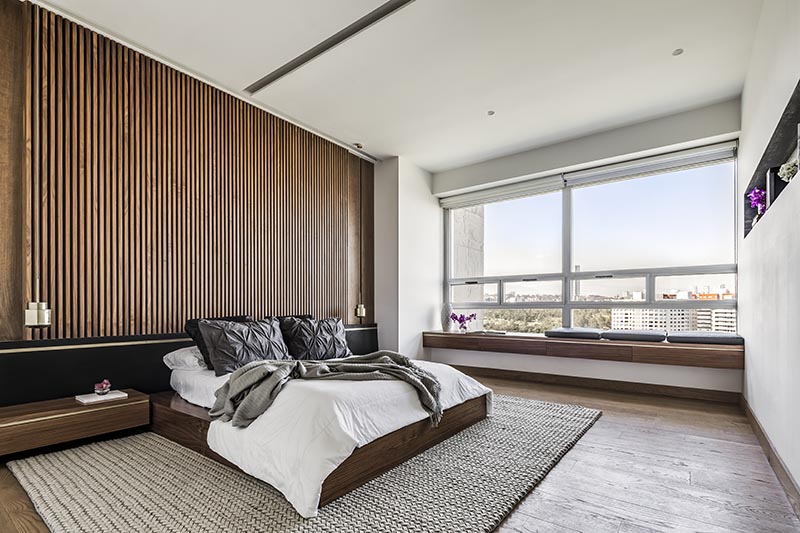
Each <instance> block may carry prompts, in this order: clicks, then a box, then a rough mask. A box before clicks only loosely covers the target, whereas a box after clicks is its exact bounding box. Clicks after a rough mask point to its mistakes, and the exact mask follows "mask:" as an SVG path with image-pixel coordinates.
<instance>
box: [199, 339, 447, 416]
mask: <svg viewBox="0 0 800 533" xmlns="http://www.w3.org/2000/svg"><path fill="white" fill-rule="evenodd" d="M291 379H344V380H351V381H364V380H389V379H399V380H400V381H405V382H406V383H408V384H409V385H411V386H412V387H414V388H415V389H417V395H418V396H419V401H420V403H421V404H422V406H423V407H424V408H425V410H426V411H428V413H430V419H431V422H433V425H434V426H437V425H439V421H440V420H441V419H442V406H441V403H440V402H439V392H440V391H441V385H440V384H439V381H438V380H437V379H436V377H435V376H434V375H433V374H431V373H430V372H428V371H427V370H423V369H422V368H420V367H418V366H416V365H415V364H414V363H413V362H411V360H410V359H409V358H408V357H406V356H404V355H400V354H399V353H396V352H390V351H387V350H380V351H377V352H374V353H371V354H367V355H354V356H351V357H347V358H343V359H328V360H324V361H295V360H292V359H285V360H279V361H273V360H269V361H254V362H252V363H248V364H247V365H245V366H243V367H241V368H239V369H237V370H236V371H234V372H233V373H232V374H231V377H230V378H229V379H228V382H227V383H225V385H223V386H222V387H220V388H219V389H218V390H217V392H216V393H215V394H216V398H217V399H216V401H215V402H214V407H212V408H211V410H210V411H209V414H210V415H211V417H213V418H220V419H222V420H223V421H225V422H228V421H232V424H233V425H234V426H236V427H247V426H249V425H250V424H251V423H252V422H253V421H254V420H255V419H256V418H258V417H259V416H260V415H261V414H262V413H263V412H264V411H266V410H267V408H268V407H269V406H270V405H272V402H273V401H274V400H275V398H276V397H277V396H278V394H279V393H280V392H281V389H283V387H284V385H286V383H288V382H289V380H291Z"/></svg>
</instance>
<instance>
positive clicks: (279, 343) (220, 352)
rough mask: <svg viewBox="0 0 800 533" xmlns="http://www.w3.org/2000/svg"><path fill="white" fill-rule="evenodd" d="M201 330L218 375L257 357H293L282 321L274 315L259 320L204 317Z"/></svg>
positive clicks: (229, 371)
mask: <svg viewBox="0 0 800 533" xmlns="http://www.w3.org/2000/svg"><path fill="white" fill-rule="evenodd" d="M200 332H201V333H202V334H203V339H204V340H205V342H206V345H207V346H208V354H209V356H210V358H211V364H212V365H214V373H215V374H216V375H218V376H223V375H225V374H229V373H231V372H233V371H234V370H236V369H237V368H240V367H243V366H244V365H246V364H247V363H252V362H253V361H261V360H264V359H288V358H289V351H288V350H287V348H286V344H285V343H284V342H283V336H282V335H281V328H280V323H279V322H278V320H277V319H274V318H270V319H266V320H259V321H257V322H228V321H223V320H201V321H200Z"/></svg>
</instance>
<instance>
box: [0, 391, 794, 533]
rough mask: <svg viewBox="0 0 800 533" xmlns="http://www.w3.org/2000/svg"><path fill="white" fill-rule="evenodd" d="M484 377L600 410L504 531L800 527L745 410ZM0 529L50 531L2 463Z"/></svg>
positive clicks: (527, 393) (533, 395)
mask: <svg viewBox="0 0 800 533" xmlns="http://www.w3.org/2000/svg"><path fill="white" fill-rule="evenodd" d="M481 381H483V382H484V383H486V384H487V385H488V386H490V387H492V388H493V389H494V390H495V392H496V393H498V394H510V395H514V396H522V397H525V398H534V399H540V400H547V401H553V402H562V403H575V404H580V405H584V406H587V407H594V408H597V409H601V410H602V411H603V416H602V418H601V419H600V420H599V421H598V422H597V423H596V424H595V426H594V427H593V428H592V429H591V430H589V432H588V433H587V434H586V435H585V436H584V437H583V438H582V439H581V441H580V442H579V443H578V444H577V445H576V446H575V448H573V449H572V451H570V452H569V453H568V454H567V455H566V456H565V457H564V458H563V459H562V460H561V462H560V463H559V464H558V465H557V466H556V467H555V468H554V469H553V471H552V472H550V474H549V475H548V476H547V478H546V479H545V480H544V481H543V482H542V483H541V484H540V485H539V486H538V487H537V488H536V489H535V490H534V491H533V492H532V493H531V494H530V495H528V497H527V498H525V500H524V501H523V502H522V503H521V504H520V505H519V507H518V508H517V509H516V510H515V511H514V512H513V513H512V514H511V515H510V516H509V517H508V518H507V519H506V521H505V522H504V523H503V524H502V525H501V527H500V531H502V532H535V531H541V532H555V533H558V532H564V531H581V532H591V533H602V532H606V531H611V532H615V533H617V532H647V531H705V532H714V531H741V532H748V533H752V532H762V531H763V532H767V531H800V522H799V521H798V519H797V517H796V516H795V515H794V514H793V512H792V509H791V507H790V505H789V502H788V500H787V498H786V495H785V494H784V492H783V490H782V489H781V486H780V485H779V484H778V481H777V479H776V478H775V474H774V473H773V472H772V469H771V468H770V466H769V464H768V463H767V460H766V457H765V456H764V453H763V452H762V450H761V448H760V446H759V445H758V442H757V441H756V438H755V435H754V434H753V431H752V429H751V428H750V426H749V425H748V423H747V420H746V419H745V417H744V415H743V414H742V412H741V411H740V409H739V407H738V406H735V405H725V404H715V403H708V402H700V401H694V400H677V399H670V398H662V397H655V396H643V395H636V394H627V393H611V392H603V391H596V390H589V389H579V388H573V387H563V386H556V385H538V384H533V383H520V382H513V381H505V380H496V379H481ZM0 531H2V532H3V533H6V532H8V533H12V532H32V531H36V532H38V531H47V530H46V528H45V527H44V524H43V523H42V522H41V520H40V519H39V517H38V515H37V514H36V512H35V511H34V509H33V507H32V505H31V503H30V500H28V498H27V496H26V495H25V493H24V491H23V490H22V489H21V487H20V486H19V484H18V483H17V482H16V480H15V479H14V477H13V476H12V475H11V473H10V472H9V471H8V469H7V468H5V467H4V466H3V467H0Z"/></svg>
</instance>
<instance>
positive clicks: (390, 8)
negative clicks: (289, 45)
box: [245, 0, 414, 94]
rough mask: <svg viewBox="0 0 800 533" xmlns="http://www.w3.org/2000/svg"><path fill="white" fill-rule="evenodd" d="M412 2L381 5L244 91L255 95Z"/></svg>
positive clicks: (391, 0) (401, 0)
mask: <svg viewBox="0 0 800 533" xmlns="http://www.w3.org/2000/svg"><path fill="white" fill-rule="evenodd" d="M412 2H414V0H389V1H388V2H386V3H385V4H382V5H381V6H380V7H377V8H376V9H374V10H372V11H370V12H369V13H367V14H366V15H364V16H363V17H361V18H360V19H358V20H357V21H355V22H353V23H352V24H350V25H349V26H347V27H345V28H344V29H341V30H339V31H338V32H336V33H334V34H333V35H331V36H330V37H328V38H327V39H325V40H324V41H322V42H321V43H319V44H317V45H316V46H314V47H313V48H309V49H308V50H306V51H305V52H303V53H302V54H300V55H299V56H297V57H296V58H294V59H292V60H291V61H289V62H288V63H285V64H284V65H282V66H280V67H278V68H277V69H275V70H273V71H272V72H270V73H269V74H267V75H266V76H264V77H263V78H261V79H260V80H258V81H256V82H254V83H252V84H250V85H249V86H248V87H247V88H245V91H246V92H248V93H250V94H255V93H257V92H258V91H260V90H261V89H263V88H264V87H266V86H267V85H269V84H271V83H275V82H276V81H278V80H279V79H281V78H283V77H284V76H286V75H287V74H289V73H290V72H292V71H294V70H297V69H298V68H300V67H302V66H303V65H305V64H306V63H308V62H309V61H311V60H312V59H314V58H316V57H318V56H321V55H322V54H324V53H325V52H327V51H328V50H331V49H332V48H335V47H336V46H338V45H340V44H342V43H343V42H344V41H346V40H348V39H349V38H351V37H353V36H354V35H356V34H358V33H360V32H362V31H364V30H365V29H367V28H369V27H370V26H372V25H373V24H375V23H377V22H380V21H381V20H383V19H384V18H386V17H388V16H389V15H392V14H394V13H396V12H397V11H399V10H400V9H402V8H404V7H405V6H407V5H408V4H410V3H412Z"/></svg>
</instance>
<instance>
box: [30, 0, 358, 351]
mask: <svg viewBox="0 0 800 533" xmlns="http://www.w3.org/2000/svg"><path fill="white" fill-rule="evenodd" d="M27 9H28V10H29V11H28V14H29V27H30V35H29V39H30V40H29V45H30V47H29V52H30V53H29V55H30V59H29V62H28V65H27V68H28V76H29V82H28V84H27V88H26V99H27V101H26V113H25V115H26V117H25V118H26V120H25V125H24V136H25V141H26V143H27V148H28V150H27V152H26V154H25V161H24V163H25V185H26V188H27V195H26V196H25V209H24V213H25V230H26V233H27V237H28V239H27V244H26V245H25V246H23V248H24V249H23V254H24V264H25V268H24V276H25V282H24V291H25V294H24V296H25V298H26V301H27V300H31V299H34V298H35V296H36V295H35V287H36V286H37V282H36V280H37V279H39V280H40V283H39V286H40V290H41V294H40V299H41V300H43V301H47V302H49V303H50V305H51V308H52V310H53V325H52V327H50V328H48V329H45V330H42V331H41V332H38V331H37V332H33V338H70V337H90V336H107V335H138V334H159V333H172V332H178V331H181V330H182V328H183V324H184V322H185V321H186V320H187V319H188V318H191V317H197V316H220V315H229V314H239V313H250V314H252V315H253V316H254V317H262V316H267V315H271V314H290V313H305V312H309V313H313V314H315V315H318V316H342V317H343V318H344V319H345V322H347V323H353V322H357V320H356V319H355V317H354V315H353V308H354V307H355V304H356V303H358V301H359V298H363V301H364V303H365V304H366V305H367V308H368V310H369V312H370V316H368V317H367V319H366V321H368V322H371V321H372V316H371V312H372V309H373V302H372V283H373V281H372V277H373V273H372V242H371V239H372V233H371V229H367V230H365V229H364V228H371V227H372V218H371V217H372V192H371V191H372V165H371V164H370V163H367V162H365V161H361V160H360V159H358V158H357V157H355V156H354V155H352V154H350V153H348V152H347V150H345V149H343V148H342V147H340V146H338V145H335V144H333V143H331V142H328V141H326V140H324V139H322V138H320V137H318V136H316V135H314V134H312V133H310V132H308V131H306V130H303V129H302V128H300V127H298V126H295V125H293V124H290V123H288V122H286V121H283V120H281V119H279V118H277V117H275V116H272V115H270V114H269V113H267V112H265V111H263V110H260V109H258V108H256V107H254V106H252V105H249V104H247V103H245V102H243V101H242V100H240V99H237V98H235V97H233V96H231V95H229V94H227V93H225V92H223V91H220V90H218V89H215V88H213V87H211V86H209V85H207V84H205V83H203V82H201V81H199V80H197V79H194V78H192V77H190V76H188V75H186V74H183V73H180V72H178V71H176V70H174V69H172V68H169V67H167V66H165V65H163V64H161V63H159V62H157V61H155V60H153V59H151V58H148V57H146V56H144V55H142V54H139V53H137V52H135V51H133V50H131V49H129V48H127V47H125V46H123V45H121V44H119V43H117V42H114V41H112V40H110V39H107V38H105V37H103V36H101V35H98V34H96V33H94V32H92V31H90V30H88V29H86V28H83V27H81V26H79V25H77V24H75V23H73V22H70V21H69V20H66V19H64V18H62V17H60V16H58V15H55V14H53V13H51V12H49V11H47V10H45V9H42V8H40V7H38V6H33V5H28V6H27ZM364 192H366V193H367V194H366V195H364V194H362V193H364ZM26 334H27V336H28V338H31V333H30V332H26Z"/></svg>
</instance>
